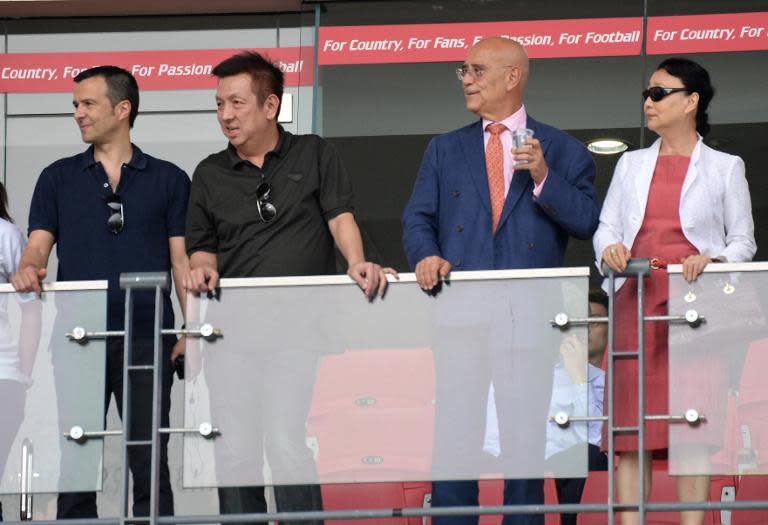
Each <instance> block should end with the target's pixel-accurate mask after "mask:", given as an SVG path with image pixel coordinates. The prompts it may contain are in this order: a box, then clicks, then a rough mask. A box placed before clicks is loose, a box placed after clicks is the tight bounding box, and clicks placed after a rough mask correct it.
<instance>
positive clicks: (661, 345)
mask: <svg viewBox="0 0 768 525" xmlns="http://www.w3.org/2000/svg"><path fill="white" fill-rule="evenodd" d="M713 95H714V89H713V88H712V85H711V83H710V79H709V74H708V73H707V71H706V70H705V69H704V68H702V67H701V66H700V65H698V64H696V63H695V62H692V61H690V60H686V59H681V58H671V59H668V60H665V61H664V62H662V63H661V64H660V65H659V67H658V68H657V69H656V71H655V72H654V73H653V75H652V76H651V78H650V81H649V83H648V89H646V90H645V91H643V99H644V104H643V110H644V112H645V116H646V120H647V125H648V128H649V129H650V130H652V131H654V132H656V133H657V134H658V135H659V137H660V138H659V139H658V140H657V141H656V142H654V144H653V145H652V146H651V147H650V148H646V149H642V150H637V151H632V152H629V153H625V154H624V155H623V156H622V157H621V159H619V162H618V164H617V166H616V171H615V172H614V175H613V179H612V180H611V185H610V188H609V189H608V194H607V196H606V199H605V203H604V204H603V209H602V212H601V215H600V226H599V227H598V229H597V232H596V233H595V236H594V239H593V244H594V248H595V253H596V255H597V263H598V267H600V264H601V263H602V262H605V263H606V264H607V265H608V266H609V267H611V268H612V269H613V270H615V271H623V270H624V269H625V268H626V266H627V261H628V260H629V259H630V257H640V258H648V259H651V260H652V266H653V267H654V269H653V270H652V271H651V276H650V277H649V278H648V279H647V281H646V289H645V297H644V300H645V315H662V314H666V313H667V297H668V282H667V275H666V271H665V268H666V266H667V264H675V263H682V264H683V276H684V277H685V279H687V280H688V281H689V282H690V281H693V280H695V279H696V278H697V277H698V275H699V274H700V273H701V272H702V271H703V270H704V267H705V266H706V265H707V264H709V263H712V262H717V261H730V262H741V261H749V260H751V259H752V257H753V256H754V254H755V251H756V245H755V239H754V224H753V221H752V210H751V203H750V196H749V189H748V187H747V181H746V178H745V177H744V162H743V161H742V160H741V159H740V158H739V157H736V156H733V155H728V154H726V153H722V152H719V151H716V150H714V149H712V148H710V147H708V146H707V145H705V144H704V143H703V141H702V137H703V136H705V135H706V134H707V132H708V131H709V124H708V115H707V108H708V106H709V102H710V100H711V99H712V97H713ZM616 286H617V292H616V303H615V315H616V317H615V323H616V325H615V326H616V331H615V334H616V337H615V340H614V348H615V349H616V350H617V351H633V350H635V349H636V345H637V343H636V341H637V312H636V304H637V283H636V281H634V280H632V281H629V282H626V283H625V282H623V280H618V279H617V282H616ZM633 343H634V348H633ZM643 352H644V358H645V373H644V383H645V412H646V414H668V413H669V410H668V399H667V397H668V383H669V379H668V364H667V361H668V359H667V325H666V323H651V324H646V325H645V347H644V349H643ZM614 374H615V375H614V385H615V387H614V407H615V408H614V418H615V419H614V423H615V424H617V425H619V426H631V425H636V424H637V361H636V360H635V359H621V360H618V361H617V362H616V363H615V368H614ZM603 443H604V444H606V443H607V439H605V438H604V439H603ZM644 444H645V447H644V448H645V450H644V451H643V455H642V464H643V466H644V468H645V470H646V475H645V478H644V479H645V484H646V486H645V492H644V493H645V494H646V495H647V494H650V491H651V483H650V482H651V475H650V474H651V471H650V467H651V457H652V452H654V451H659V450H664V449H666V448H667V446H668V443H667V426H666V425H665V424H663V423H662V422H655V421H651V422H648V423H647V424H646V439H645V443H644ZM615 445H616V448H615V450H616V451H617V452H618V453H619V454H620V459H619V465H618V473H617V478H616V479H617V493H618V497H619V500H620V501H621V502H624V503H635V502H637V495H638V492H639V491H638V486H637V481H638V469H639V466H640V463H641V457H640V456H639V455H638V453H637V449H638V443H637V437H636V436H634V435H626V436H625V435H622V436H619V437H617V439H616V441H615ZM677 484H678V487H677V492H678V497H679V498H680V500H681V501H705V500H706V499H707V498H708V497H709V478H708V477H706V476H681V477H679V478H677ZM622 520H623V521H622V523H624V524H625V525H627V524H634V523H639V517H638V514H637V513H628V512H626V513H624V515H623V516H622ZM703 522H704V511H688V512H682V513H681V523H683V524H700V523H703Z"/></svg>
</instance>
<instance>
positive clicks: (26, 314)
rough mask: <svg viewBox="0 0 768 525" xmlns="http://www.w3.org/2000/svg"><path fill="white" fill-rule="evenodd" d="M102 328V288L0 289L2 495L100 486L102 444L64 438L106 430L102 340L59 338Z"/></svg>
mask: <svg viewBox="0 0 768 525" xmlns="http://www.w3.org/2000/svg"><path fill="white" fill-rule="evenodd" d="M105 325H106V291H105V290H78V291H55V292H53V291H48V292H44V293H43V295H42V297H41V298H38V297H36V296H35V295H34V294H16V293H13V292H12V288H11V287H10V285H4V287H3V290H2V291H0V396H1V397H0V399H2V400H3V410H2V411H0V472H2V478H0V494H18V493H20V492H22V487H21V483H22V481H26V487H25V488H26V490H28V491H29V492H31V493H46V492H77V491H84V490H98V489H99V488H100V487H101V475H102V442H101V440H95V441H89V442H86V443H83V444H78V443H75V442H73V441H69V440H67V439H66V438H65V437H64V435H63V433H64V432H68V431H69V430H70V429H71V427H72V426H75V425H78V426H80V427H82V428H83V429H84V430H86V431H97V430H103V428H104V415H103V414H104V408H103V407H104V358H105V354H104V342H103V341H98V340H94V341H89V342H88V343H87V344H84V345H80V344H78V343H75V342H73V341H70V340H69V339H68V338H66V337H65V335H64V334H65V333H67V332H69V331H71V330H72V328H74V327H75V326H83V327H86V328H87V329H88V330H103V329H104V327H105ZM46 347H47V348H48V350H49V352H47V353H42V352H39V350H38V349H39V348H46ZM28 451H32V454H33V457H32V462H31V466H32V471H31V472H30V473H29V476H28V478H27V479H26V480H24V479H22V477H21V472H22V470H23V468H24V465H25V464H26V465H30V458H29V455H28Z"/></svg>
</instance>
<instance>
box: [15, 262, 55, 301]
mask: <svg viewBox="0 0 768 525" xmlns="http://www.w3.org/2000/svg"><path fill="white" fill-rule="evenodd" d="M47 274H48V271H47V270H46V269H45V268H34V267H32V266H26V267H24V268H21V269H20V270H19V271H18V272H16V273H15V274H14V275H13V277H11V284H12V285H13V287H14V288H15V289H16V291H17V292H35V293H36V294H40V293H42V291H43V285H42V282H43V279H45V276H46V275H47Z"/></svg>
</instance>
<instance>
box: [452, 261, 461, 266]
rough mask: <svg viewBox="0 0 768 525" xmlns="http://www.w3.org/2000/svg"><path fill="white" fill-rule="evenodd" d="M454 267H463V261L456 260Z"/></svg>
mask: <svg viewBox="0 0 768 525" xmlns="http://www.w3.org/2000/svg"><path fill="white" fill-rule="evenodd" d="M453 265H454V266H461V259H456V261H455V262H454V263H453Z"/></svg>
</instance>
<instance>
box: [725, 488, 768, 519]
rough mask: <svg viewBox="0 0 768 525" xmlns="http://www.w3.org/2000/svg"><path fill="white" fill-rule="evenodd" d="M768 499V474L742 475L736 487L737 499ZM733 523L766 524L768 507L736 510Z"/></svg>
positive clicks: (732, 517)
mask: <svg viewBox="0 0 768 525" xmlns="http://www.w3.org/2000/svg"><path fill="white" fill-rule="evenodd" d="M755 500H763V501H765V500H768V476H742V477H741V479H740V480H739V486H738V488H737V489H736V501H755ZM731 523H732V525H765V524H766V523H768V509H761V510H734V511H733V512H732V514H731Z"/></svg>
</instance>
